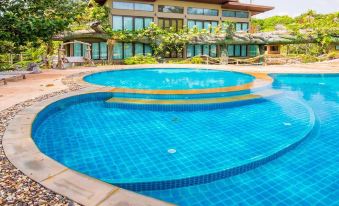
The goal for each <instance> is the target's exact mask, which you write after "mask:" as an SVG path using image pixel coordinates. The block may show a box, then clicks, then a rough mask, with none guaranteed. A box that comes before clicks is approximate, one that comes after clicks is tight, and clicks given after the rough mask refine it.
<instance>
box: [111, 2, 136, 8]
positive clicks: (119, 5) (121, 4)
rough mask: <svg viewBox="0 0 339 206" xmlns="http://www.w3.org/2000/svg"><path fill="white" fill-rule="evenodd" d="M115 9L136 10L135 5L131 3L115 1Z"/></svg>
mask: <svg viewBox="0 0 339 206" xmlns="http://www.w3.org/2000/svg"><path fill="white" fill-rule="evenodd" d="M113 9H128V10H134V5H133V3H130V2H120V1H113Z"/></svg>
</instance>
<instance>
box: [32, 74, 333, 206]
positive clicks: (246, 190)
mask: <svg viewBox="0 0 339 206" xmlns="http://www.w3.org/2000/svg"><path fill="white" fill-rule="evenodd" d="M272 77H273V78H274V80H275V81H274V83H273V85H272V88H271V89H272V90H279V91H280V92H281V93H280V94H279V95H276V96H274V97H265V98H263V99H260V100H259V99H255V100H253V101H251V102H247V103H246V104H243V103H241V101H238V102H235V103H233V104H232V105H231V106H230V105H229V104H221V103H207V104H203V105H204V106H203V107H201V106H200V107H197V108H196V109H192V110H189V111H188V110H185V109H182V108H183V106H184V105H183V104H179V105H176V106H174V107H171V109H166V110H162V109H161V108H162V107H163V105H161V106H158V107H155V108H153V107H146V108H141V109H140V108H134V107H132V105H131V103H130V102H129V103H126V102H125V103H124V104H125V106H124V107H119V108H116V107H111V106H109V105H107V100H108V99H111V98H114V96H115V94H114V93H110V92H104V93H92V94H86V95H80V96H76V97H71V98H67V99H64V100H60V101H58V102H55V103H53V104H51V105H50V106H48V107H47V108H45V109H44V110H43V111H42V112H41V113H40V114H39V115H38V117H37V118H36V121H35V123H34V125H33V139H34V141H35V143H36V144H37V146H38V147H39V148H40V150H41V151H42V152H43V153H45V154H47V155H48V156H50V157H52V158H53V159H55V160H57V161H59V162H61V163H62V164H64V165H66V166H68V167H70V168H71V169H74V170H77V171H80V172H82V173H85V174H87V175H89V176H92V177H95V178H98V179H101V180H103V181H106V182H109V183H112V184H115V185H119V186H121V187H124V188H127V189H131V190H134V191H138V192H140V193H141V194H145V195H148V196H152V197H155V198H159V199H162V200H165V201H168V202H173V203H176V204H179V205H239V204H243V205H255V204H257V205H272V204H280V203H281V204H282V205H305V204H306V205H309V204H320V205H331V204H332V205H336V204H337V203H338V198H337V197H338V190H337V185H338V183H339V182H338V180H337V179H338V178H337V177H338V169H337V168H338V162H339V155H338V152H337V148H338V146H339V145H338V137H339V129H338V128H337V127H336V125H338V123H339V87H338V85H337V84H336V82H337V81H338V80H339V76H338V75H272ZM222 86H225V85H222ZM262 89H263V90H264V89H267V88H262ZM252 93H253V91H247V93H246V94H234V95H231V97H230V98H233V97H232V96H235V97H237V96H241V95H249V94H252ZM129 98H131V97H129ZM133 98H136V97H135V96H133ZM137 98H145V96H141V97H137ZM152 98H154V96H152ZM204 98H206V97H204ZM207 98H209V97H207ZM211 105H217V106H211ZM194 106H196V105H192V107H194Z"/></svg>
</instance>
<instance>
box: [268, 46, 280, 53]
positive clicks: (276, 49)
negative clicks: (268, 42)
mask: <svg viewBox="0 0 339 206" xmlns="http://www.w3.org/2000/svg"><path fill="white" fill-rule="evenodd" d="M270 51H272V52H278V51H279V46H270Z"/></svg>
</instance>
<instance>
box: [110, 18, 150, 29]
mask: <svg viewBox="0 0 339 206" xmlns="http://www.w3.org/2000/svg"><path fill="white" fill-rule="evenodd" d="M112 19H113V30H114V31H119V30H127V31H133V30H141V29H145V28H147V27H149V25H150V24H151V23H152V22H153V18H150V17H129V16H113V18H112Z"/></svg>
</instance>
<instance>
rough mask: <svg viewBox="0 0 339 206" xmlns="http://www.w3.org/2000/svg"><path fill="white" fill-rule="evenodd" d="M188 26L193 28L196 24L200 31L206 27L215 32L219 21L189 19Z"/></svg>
mask: <svg viewBox="0 0 339 206" xmlns="http://www.w3.org/2000/svg"><path fill="white" fill-rule="evenodd" d="M187 26H188V28H189V29H193V28H194V27H195V26H196V27H197V28H198V30H199V31H201V30H202V29H206V30H207V31H210V32H214V30H215V28H216V27H217V26H218V22H217V21H199V20H188V21H187Z"/></svg>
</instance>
